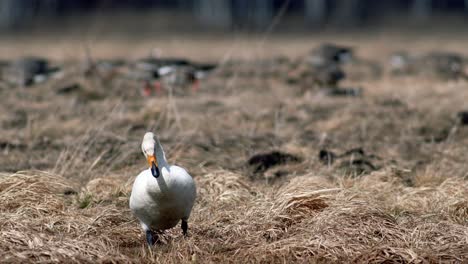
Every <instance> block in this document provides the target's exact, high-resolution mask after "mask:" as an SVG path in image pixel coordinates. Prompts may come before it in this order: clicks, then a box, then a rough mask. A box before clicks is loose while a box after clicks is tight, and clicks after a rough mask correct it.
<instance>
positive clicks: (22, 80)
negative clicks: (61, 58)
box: [3, 57, 59, 86]
mask: <svg viewBox="0 0 468 264" xmlns="http://www.w3.org/2000/svg"><path fill="white" fill-rule="evenodd" d="M58 71H59V69H58V68H56V67H53V68H51V67H49V62H48V61H47V60H46V59H44V58H39V57H23V58H20V59H18V60H16V61H13V62H11V63H10V64H9V65H8V67H7V69H6V70H5V71H4V73H3V75H4V79H5V80H6V81H7V82H10V83H13V84H15V85H20V86H30V85H32V84H35V83H39V82H42V81H44V80H46V79H47V78H48V77H49V75H50V74H52V73H55V72H58Z"/></svg>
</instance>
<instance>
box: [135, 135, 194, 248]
mask: <svg viewBox="0 0 468 264" xmlns="http://www.w3.org/2000/svg"><path fill="white" fill-rule="evenodd" d="M141 149H142V151H143V154H144V155H145V157H146V159H147V160H148V164H149V166H150V167H149V168H148V169H147V170H144V171H142V172H141V173H140V174H139V175H138V176H137V178H136V179H135V182H134V184H133V189H132V194H131V196H130V209H131V210H132V212H133V214H134V215H135V216H136V217H137V218H138V219H139V220H140V223H141V226H142V228H143V230H144V231H145V232H146V241H147V242H148V244H149V245H153V244H154V242H155V240H156V237H155V234H156V233H155V232H156V231H162V230H165V229H169V228H172V227H174V226H176V225H177V223H178V222H179V221H180V220H182V224H181V228H182V232H183V234H184V235H187V229H188V223H187V221H188V219H189V217H190V213H191V211H192V207H193V204H194V202H195V197H196V187H195V182H194V181H193V179H192V177H191V176H190V175H189V174H188V173H187V171H185V169H183V168H181V167H179V166H175V165H169V164H168V163H167V161H166V157H165V154H164V150H163V148H162V146H161V143H160V142H159V139H158V138H157V136H156V135H154V134H153V133H151V132H147V133H146V134H145V136H144V137H143V142H142V144H141Z"/></svg>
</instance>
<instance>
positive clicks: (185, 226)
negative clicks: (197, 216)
mask: <svg viewBox="0 0 468 264" xmlns="http://www.w3.org/2000/svg"><path fill="white" fill-rule="evenodd" d="M180 227H181V228H182V234H184V236H187V230H188V223H187V221H186V220H184V219H182V223H181V224H180Z"/></svg>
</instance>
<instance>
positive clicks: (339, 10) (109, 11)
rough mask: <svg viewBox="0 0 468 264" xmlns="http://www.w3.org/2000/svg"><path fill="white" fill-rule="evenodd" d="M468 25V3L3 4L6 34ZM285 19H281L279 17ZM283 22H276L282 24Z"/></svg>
mask: <svg viewBox="0 0 468 264" xmlns="http://www.w3.org/2000/svg"><path fill="white" fill-rule="evenodd" d="M275 18H276V20H278V21H276V23H277V24H278V25H275V30H280V31H281V30H283V31H288V32H289V31H303V30H324V29H350V28H359V29H362V28H367V29H372V28H378V27H382V26H385V27H398V28H400V29H408V26H417V27H421V26H423V28H424V27H426V26H427V25H428V24H427V23H431V24H432V25H441V26H446V25H447V24H448V23H449V24H450V25H451V29H453V26H455V27H456V28H457V26H458V27H459V28H463V27H464V26H466V24H468V19H467V18H468V1H467V0H386V1H385V0H384V1H373V0H289V1H288V0H271V1H270V0H222V1H218V0H133V1H130V0H81V1H74V0H2V1H0V29H1V33H2V34H11V33H18V32H32V31H38V30H39V31H45V30H48V31H60V29H62V30H63V29H64V28H70V27H72V28H76V29H80V28H83V27H87V26H89V25H92V23H96V21H102V20H104V19H105V22H107V24H108V25H109V26H110V28H109V30H110V29H112V30H113V31H119V32H121V31H123V30H126V31H130V32H132V31H135V30H137V32H140V33H143V32H156V31H158V30H171V31H172V30H177V31H190V32H193V31H206V30H215V31H216V30H221V31H236V30H243V31H258V30H266V29H267V28H268V27H269V26H271V25H272V23H273V22H275ZM280 18H281V19H280ZM280 21H281V23H278V22H280Z"/></svg>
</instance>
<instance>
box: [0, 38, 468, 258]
mask: <svg viewBox="0 0 468 264" xmlns="http://www.w3.org/2000/svg"><path fill="white" fill-rule="evenodd" d="M197 41H198V42H197ZM199 41H201V42H202V43H203V45H201V46H200V47H199V48H198V50H197V48H194V50H191V51H190V52H191V53H190V54H188V56H189V57H195V58H196V57H197V56H198V55H199V54H202V53H203V52H202V51H205V50H206V48H207V47H209V44H208V41H207V40H195V42H196V43H199ZM285 41H286V40H284V39H282V40H279V41H278V42H275V43H276V44H272V45H271V49H268V48H269V46H268V43H267V44H265V45H266V47H265V50H267V51H265V54H263V55H271V54H273V53H275V52H276V51H280V52H283V51H284V53H285V54H288V55H290V56H297V55H299V54H301V52H302V53H305V52H306V46H307V49H308V48H310V47H311V45H312V44H307V45H305V44H304V42H299V41H291V46H290V47H289V48H288V49H286V48H285V47H283V46H282V44H284V43H286V42H285ZM348 41H349V42H352V41H351V40H348ZM247 43H248V41H247ZM354 43H355V44H362V48H361V49H359V52H358V53H359V54H363V55H364V56H367V57H370V58H375V59H377V60H380V61H384V59H385V54H388V53H389V52H390V51H391V50H392V48H393V46H389V45H386V42H385V41H384V40H381V41H378V42H377V43H371V42H363V41H362V42H359V41H358V42H354ZM396 43H397V44H396V46H397V47H398V43H399V42H398V41H397V42H396ZM414 43H415V47H416V46H417V45H421V47H422V50H428V49H430V48H431V47H437V45H438V44H437V43H438V42H437V41H434V42H431V43H432V45H433V46H430V45H429V44H427V43H424V44H422V41H419V42H418V41H415V42H414ZM463 43H465V42H463ZM463 43H459V46H457V45H456V44H453V43H451V44H450V45H451V47H453V48H454V49H455V50H460V49H462V46H463V45H462V44H463ZM22 45H24V44H22ZM145 45H147V46H148V47H149V46H150V44H148V43H147V44H145ZM178 45H182V44H177V45H176V47H171V48H168V50H169V51H170V53H171V52H172V53H174V54H181V51H180V50H181V49H182V50H183V48H186V47H188V46H189V47H192V46H190V45H188V44H186V45H188V46H183V45H182V46H183V47H182V46H178ZM211 45H213V44H211ZM237 45H238V47H236V48H235V49H234V50H236V51H237V50H242V49H243V48H246V47H247V46H248V45H247V44H245V43H244V42H242V43H238V44H237ZM400 45H402V44H400ZM117 46H118V45H117ZM143 46H144V45H143ZM143 46H139V48H142V47H143ZM215 46H216V47H217V49H215V50H214V51H213V52H214V53H213V54H211V55H208V57H209V56H213V57H217V56H218V55H219V56H221V55H222V53H224V52H226V50H224V49H227V50H228V49H229V47H228V45H227V44H226V43H224V44H223V43H221V44H219V43H218V44H217V45H215ZM145 47H146V46H145ZM195 47H196V45H195ZM295 47H296V48H297V49H296V48H295ZM367 48H369V49H368V50H367ZM1 49H7V48H5V47H2V48H1ZM11 49H13V48H11ZM173 49H174V50H173ZM176 49H177V50H178V52H179V53H177V52H176V51H175V50H176ZM38 50H39V51H40V48H37V47H36V48H33V49H31V51H38ZM98 50H99V49H98ZM116 50H117V51H120V50H121V47H120V48H119V47H118V48H117V49H116ZM197 51H198V53H197ZM247 51H250V52H253V51H252V50H247ZM247 51H246V53H245V54H242V53H239V54H237V53H235V52H233V56H234V55H238V56H239V57H243V56H244V55H246V54H247ZM16 52H17V54H18V51H17V50H16ZM135 52H136V51H135ZM270 53H271V54H270ZM104 55H108V54H106V53H104ZM125 55H129V56H132V54H125ZM183 55H187V54H186V53H184V54H183ZM60 56H63V54H52V55H51V57H54V58H56V59H57V58H60ZM246 56H247V55H246ZM66 58H68V57H66ZM62 59H63V58H62ZM210 59H211V58H210ZM73 82H79V83H80V84H82V85H84V86H85V87H86V89H91V90H95V91H96V92H97V93H99V94H101V95H104V97H103V98H94V97H93V98H92V99H93V100H88V99H90V98H87V96H90V95H89V94H88V95H86V94H85V95H76V94H67V95H59V94H57V93H56V92H55V91H56V89H58V88H60V87H61V86H62V85H64V83H73ZM348 84H350V85H359V86H362V87H363V88H364V96H363V97H362V98H334V97H327V96H324V95H320V94H317V93H314V92H313V91H312V92H309V93H306V94H305V95H304V96H299V95H298V93H297V91H295V90H294V89H296V88H297V87H294V86H291V85H287V84H285V83H283V82H280V81H278V80H277V79H276V78H264V77H262V76H261V74H258V75H256V74H253V75H252V76H250V77H246V76H244V77H236V76H233V77H230V78H227V79H226V78H221V77H219V78H218V77H215V78H213V79H210V80H208V81H207V82H206V83H204V84H203V86H202V90H201V92H200V93H199V94H196V95H193V96H181V97H179V96H176V97H174V98H173V99H169V98H167V97H161V98H142V97H141V96H140V94H139V90H138V87H139V86H138V85H139V84H138V83H135V82H131V81H119V80H107V81H103V80H95V79H91V80H83V77H80V76H78V77H77V76H76V75H75V74H72V73H71V74H70V75H69V76H67V77H66V80H65V82H62V81H53V82H51V83H48V84H45V85H39V86H36V87H33V88H30V89H0V95H1V99H0V100H1V102H2V103H1V104H0V112H2V113H4V114H3V115H2V116H0V122H1V126H0V135H1V138H0V153H1V159H0V169H1V171H3V173H2V174H1V175H0V226H1V229H0V233H1V237H2V239H1V240H0V259H1V260H2V262H5V263H31V262H44V263H63V262H67V263H73V262H75V263H96V262H97V263H189V262H190V263H218V262H221V263H239V262H241V263H245V262H247V263H290V262H299V263H304V262H307V263H314V262H317V263H333V262H346V263H350V262H353V263H382V262H388V263H390V262H400V263H410V262H411V263H431V262H449V263H453V262H455V263H458V262H460V263H461V262H466V261H468V182H467V181H466V175H467V174H466V173H467V171H468V165H467V163H466V160H467V158H468V155H467V154H466V153H468V151H467V150H468V149H467V148H468V147H467V146H468V144H467V143H468V130H467V128H465V127H463V126H459V125H458V124H457V123H456V122H455V114H456V112H457V111H459V110H462V109H463V108H464V107H465V106H466V105H465V102H466V99H467V97H468V90H466V85H467V82H466V81H449V82H447V81H440V80H432V79H430V80H429V79H423V78H420V77H405V78H394V77H389V76H387V75H385V76H384V77H383V79H378V80H365V81H361V82H349V83H348ZM174 106H175V107H174ZM146 130H156V131H157V132H158V134H159V135H160V137H161V141H162V143H163V145H164V147H165V149H166V151H167V155H168V158H169V160H170V162H173V163H177V164H180V165H181V166H183V167H186V168H187V169H188V170H189V172H190V173H191V174H192V176H193V177H194V179H195V181H196V183H197V188H198V198H197V202H196V205H195V208H194V211H193V214H192V217H191V219H190V221H189V233H190V236H189V237H188V238H184V237H183V236H182V234H181V231H180V230H179V228H174V229H173V230H168V231H166V232H165V234H164V235H163V238H162V243H161V244H158V245H156V246H155V247H154V248H152V249H149V248H147V246H146V245H145V240H144V238H143V234H142V232H141V230H140V227H139V225H138V223H137V221H136V220H135V218H134V217H133V216H132V215H131V213H130V211H129V208H128V197H129V195H130V191H131V185H132V183H133V179H134V177H135V176H136V175H137V174H138V173H139V172H140V170H142V169H144V168H145V161H144V159H143V157H142V155H141V153H140V152H139V143H140V140H141V137H142V135H143V134H144V132H145V131H146ZM435 138H436V139H437V140H434V139H435ZM356 147H360V148H362V149H363V150H365V153H366V155H367V156H366V157H370V156H372V157H373V158H367V159H368V161H369V162H371V163H372V164H373V165H375V167H376V169H375V170H373V169H372V170H364V173H363V174H359V172H363V171H362V170H360V168H357V167H356V166H355V165H350V164H352V161H353V159H354V158H356V157H354V156H353V157H352V158H349V159H344V160H340V161H337V162H335V163H333V164H323V163H322V162H321V161H320V160H319V159H318V153H319V151H320V150H321V149H328V150H332V151H335V152H337V153H343V152H345V151H347V150H349V149H352V148H356ZM272 150H281V151H284V152H287V153H292V154H294V155H297V156H299V157H300V158H301V160H300V162H297V163H291V164H285V165H280V166H275V167H272V168H270V169H268V170H267V171H266V172H261V173H257V174H255V175H252V172H251V170H250V169H249V168H247V167H246V163H247V160H248V159H249V157H251V156H252V155H253V154H256V153H260V152H263V153H265V152H269V151H272ZM253 176H254V177H253ZM272 178H274V179H275V180H271V179H272Z"/></svg>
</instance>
